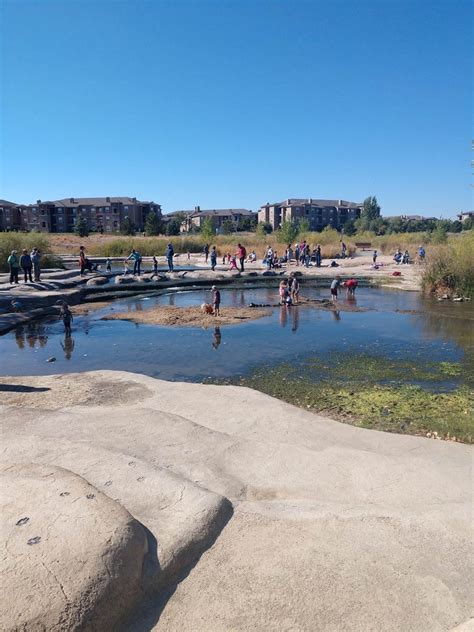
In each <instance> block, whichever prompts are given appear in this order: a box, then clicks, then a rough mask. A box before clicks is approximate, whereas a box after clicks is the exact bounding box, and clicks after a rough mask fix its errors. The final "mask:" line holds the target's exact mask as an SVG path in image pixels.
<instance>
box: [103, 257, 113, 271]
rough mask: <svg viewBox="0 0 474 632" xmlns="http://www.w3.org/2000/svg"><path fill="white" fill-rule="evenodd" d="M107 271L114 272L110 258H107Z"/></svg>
mask: <svg viewBox="0 0 474 632" xmlns="http://www.w3.org/2000/svg"><path fill="white" fill-rule="evenodd" d="M105 269H106V271H107V272H112V262H111V261H110V259H109V258H107V260H106V262H105Z"/></svg>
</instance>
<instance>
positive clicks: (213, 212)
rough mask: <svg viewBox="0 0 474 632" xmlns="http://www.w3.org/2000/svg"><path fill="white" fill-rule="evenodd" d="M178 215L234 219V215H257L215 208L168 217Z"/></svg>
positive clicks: (246, 211)
mask: <svg viewBox="0 0 474 632" xmlns="http://www.w3.org/2000/svg"><path fill="white" fill-rule="evenodd" d="M178 213H183V214H184V215H185V216H186V217H216V216H220V217H232V216H233V215H247V216H249V215H255V213H254V211H250V210H249V209H247V208H213V209H201V210H199V211H197V210H193V211H185V210H183V211H173V212H172V213H167V214H166V216H167V217H170V216H175V215H178Z"/></svg>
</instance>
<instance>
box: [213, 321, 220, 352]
mask: <svg viewBox="0 0 474 632" xmlns="http://www.w3.org/2000/svg"><path fill="white" fill-rule="evenodd" d="M221 340H222V334H221V329H220V327H215V328H214V335H213V342H212V348H213V349H215V350H216V351H217V349H218V348H219V345H220V344H221Z"/></svg>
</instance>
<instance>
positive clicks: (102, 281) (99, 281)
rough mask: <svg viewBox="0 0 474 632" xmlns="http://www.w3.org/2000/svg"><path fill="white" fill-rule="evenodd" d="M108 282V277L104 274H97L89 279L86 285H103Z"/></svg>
mask: <svg viewBox="0 0 474 632" xmlns="http://www.w3.org/2000/svg"><path fill="white" fill-rule="evenodd" d="M108 282H109V277H106V276H97V277H93V278H92V279H89V280H88V281H87V283H86V285H105V284H106V283H108Z"/></svg>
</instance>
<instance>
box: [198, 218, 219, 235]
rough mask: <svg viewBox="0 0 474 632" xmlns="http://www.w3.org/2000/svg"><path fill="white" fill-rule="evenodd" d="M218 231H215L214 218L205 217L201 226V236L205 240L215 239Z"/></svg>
mask: <svg viewBox="0 0 474 632" xmlns="http://www.w3.org/2000/svg"><path fill="white" fill-rule="evenodd" d="M215 234H216V231H215V229H214V222H213V221H212V217H205V218H204V220H203V222H202V224H201V235H202V236H203V237H204V239H210V238H211V237H214V235H215Z"/></svg>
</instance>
